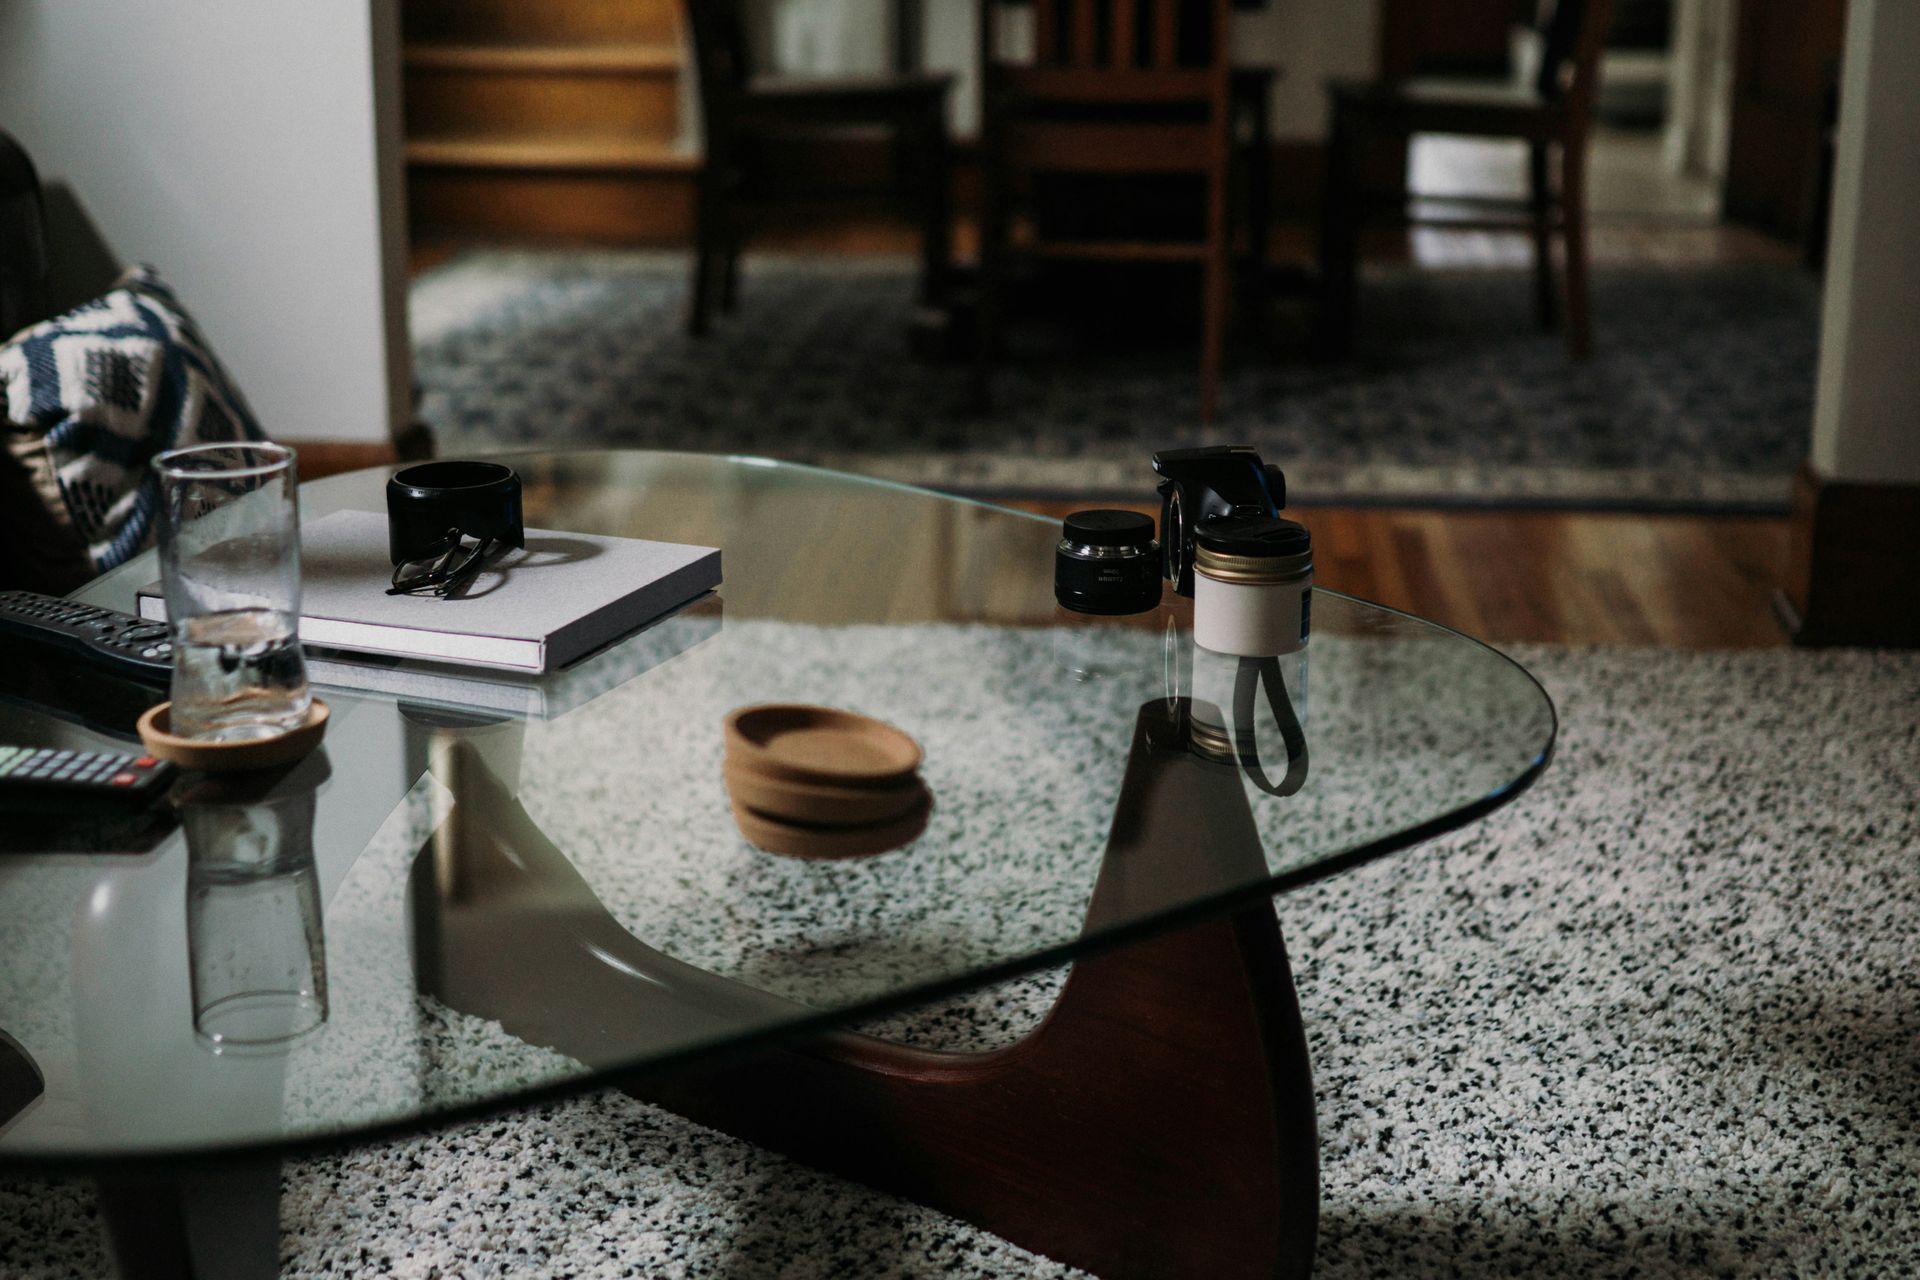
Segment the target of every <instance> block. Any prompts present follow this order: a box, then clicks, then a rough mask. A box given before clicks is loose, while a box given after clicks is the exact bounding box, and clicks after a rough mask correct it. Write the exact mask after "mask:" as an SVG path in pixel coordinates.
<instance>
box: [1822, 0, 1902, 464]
mask: <svg viewBox="0 0 1920 1280" xmlns="http://www.w3.org/2000/svg"><path fill="white" fill-rule="evenodd" d="M1916 49H1920V3H1915V0H1852V4H1851V5H1850V6H1849V10H1848V14H1847V43H1846V51H1845V53H1844V55H1843V57H1844V62H1843V66H1842V71H1841V83H1840V136H1839V141H1838V146H1837V154H1836V156H1835V166H1834V178H1833V218H1832V233H1831V237H1832V238H1831V239H1830V241H1829V242H1828V250H1827V276H1826V298H1825V304H1824V309H1823V311H1822V314H1821V329H1820V376H1819V383H1818V386H1817V388H1816V390H1815V393H1814V413H1813V459H1812V460H1813V465H1814V467H1815V468H1816V469H1817V470H1818V471H1819V473H1820V475H1821V478H1823V479H1826V480H1841V481H1857V482H1862V483H1888V484H1920V235H1916V234H1915V231H1914V217H1913V211H1914V209H1915V208H1920V147H1916V145H1915V140H1916V139H1920V58H1916V57H1915V56H1914V50H1916Z"/></svg>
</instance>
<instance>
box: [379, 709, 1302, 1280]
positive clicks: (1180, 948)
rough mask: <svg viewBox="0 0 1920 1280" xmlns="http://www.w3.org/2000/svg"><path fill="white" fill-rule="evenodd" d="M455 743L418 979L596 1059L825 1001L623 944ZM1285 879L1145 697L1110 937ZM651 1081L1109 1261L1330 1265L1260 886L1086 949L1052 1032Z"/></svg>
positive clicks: (702, 1110)
mask: <svg viewBox="0 0 1920 1280" xmlns="http://www.w3.org/2000/svg"><path fill="white" fill-rule="evenodd" d="M441 758H442V763H441V764H440V765H437V766H436V767H437V768H440V769H443V770H453V771H454V773H455V774H457V775H458V776H457V782H458V785H457V786H456V787H455V792H456V794H457V795H458V796H459V797H460V799H459V802H458V804H457V805H456V806H455V808H454V810H453V811H452V812H451V813H450V814H449V815H448V818H447V820H446V823H445V825H443V827H442V828H441V830H440V831H439V832H437V833H436V834H435V836H434V837H433V839H432V840H431V841H430V842H429V843H428V845H427V846H426V847H424V848H423V849H422V851H421V853H420V855H419V856H418V857H417V858H416V860H415V863H414V872H413V877H412V883H411V887H410V898H411V904H412V912H413V920H414V930H413V934H414V939H415V966H416V979H417V981H418V982H419V984H420V987H421V989H422V990H423V991H428V992H431V993H432V994H434V995H435V996H437V997H438V998H440V999H441V1000H443V1001H445V1002H446V1003H448V1004H450V1005H452V1006H453V1007H455V1008H458V1009H462V1010H465V1011H466V1012H468V1013H471V1014H474V1015H476V1016H480V1017H485V1018H491V1019H496V1020H498V1021H499V1022H501V1023H502V1024H503V1025H504V1026H505V1027H506V1028H507V1029H508V1030H509V1031H511V1032H513V1033H514V1034H516V1035H519V1036H521V1037H522V1038H524V1039H527V1040H530V1041H532V1042H534V1043H539V1044H546V1045H551V1046H553V1047H555V1048H558V1049H559V1050H561V1051H562V1052H564V1053H567V1054H570V1055H572V1056H574V1057H577V1058H579V1059H580V1060H582V1061H584V1062H587V1063H590V1064H611V1063H617V1062H619V1061H621V1060H622V1059H624V1058H628V1057H631V1055H632V1053H633V1047H634V1046H636V1045H641V1044H646V1043H649V1042H650V1041H651V1042H653V1043H658V1044H663V1045H664V1044H673V1043H695V1042H697V1041H699V1040H702V1039H712V1038H714V1037H715V1036H719V1035H724V1034H726V1033H727V1032H728V1030H729V1029H737V1028H739V1027H742V1026H748V1025H760V1026H767V1027H771V1026H777V1025H778V1024H779V1023H780V1022H782V1021H795V1020H798V1019H799V1018H801V1017H803V1016H806V1015H807V1014H808V1013H809V1012H810V1011H809V1010H807V1009H805V1008H804V1007H802V1006H798V1005H793V1004H790V1003H788V1002H786V1001H783V1000H781V999H779V998H778V997H775V996H771V995H768V994H766V993H764V992H760V991H757V990H754V989H753V988H751V987H747V986H745V985H743V984H740V983H737V982H733V981H730V980H728V979H725V978H722V977H719V976H717V975H714V974H711V973H707V972H705V971H702V970H699V969H696V968H694V967H692V966H690V965H686V964H684V963H682V962H680V961H678V960H675V959H673V958H672V957H670V956H666V955H664V954H662V953H660V952H659V951H656V950H654V949H653V948H650V947H648V946H647V945H646V944H645V943H643V942H641V941H640V940H639V939H637V938H635V937H633V935H631V934H629V933H627V932H626V931H625V930H624V929H622V928H621V927H620V925H619V924H618V922H617V921H615V920H614V919H613V917H612V916H611V915H609V914H608V913H607V911H606V910H605V908H604V907H603V906H601V904H600V903H599V902H598V900H597V899H595V898H594V896H593V894H592V891H591V890H590V889H589V888H588V887H587V885H586V884H585V882H584V881H582V880H581V879H580V877H579V875H578V873H577V872H575V871H574V870H573V868H572V867H571V865H570V864H569V863H568V862H567V860H566V859H565V857H564V855H562V854H561V853H560V851H559V850H558V849H556V848H554V846H553V845H552V843H551V841H549V840H548V839H547V838H546V836H545V835H544V834H543V833H542V832H541V831H540V830H539V828H538V826H537V825H536V824H535V823H534V822H533V821H532V819H531V818H530V817H529V816H528V815H527V814H526V812H525V810H524V809H522V808H521V807H520V805H519V803H518V801H517V800H515V799H514V798H513V796H512V794H511V792H510V791H509V790H508V788H507V787H505V786H504V785H502V784H500V783H498V781H497V780H496V779H495V778H494V776H493V774H492V772H491V771H490V770H489V768H488V766H487V762H486V761H485V760H484V759H483V758H482V756H481V755H480V754H479V753H478V752H477V751H476V750H474V749H472V748H458V749H455V750H452V751H449V752H446V753H444V754H443V756H442V757H441ZM449 776H450V777H452V776H453V775H452V774H450V775H449ZM1265 868H1266V861H1265V857H1264V854H1263V853H1262V851H1261V846H1260V842H1259V838H1258V834H1257V832H1256V831H1255V830H1254V826H1253V819H1252V814H1251V811H1250V810H1249V809H1248V807H1247V801H1246V797H1245V793H1244V791H1243V789H1242V784H1241V782H1240V779H1239V776H1238V774H1237V773H1236V771H1235V770H1234V768H1233V766H1232V765H1231V764H1222V763H1216V762H1212V761H1209V760H1206V759H1204V758H1202V757H1200V756H1198V755H1196V754H1194V752H1193V751H1192V750H1191V749H1190V747H1189V746H1188V744H1187V740H1186V736H1185V730H1184V714H1183V713H1182V712H1181V711H1179V710H1177V709H1169V708H1168V707H1167V704H1166V703H1165V702H1163V701H1161V700H1156V701H1155V702H1153V703H1149V704H1148V705H1147V706H1146V707H1145V708H1143V709H1142V712H1141V717H1140V721H1139V724H1138V726H1137V728H1136V733H1135V743H1134V748H1133V754H1132V757H1131V758H1130V760H1129V764H1128V769H1127V774H1126V778H1125V780H1124V782H1123V783H1122V787H1121V795H1120V800H1119V804H1118V807H1117V811H1116V813H1115V817H1114V823H1113V830H1112V833H1111V835H1110V836H1109V839H1108V845H1107V851H1106V856H1105V859H1104V861H1103V863H1102V865H1101V870H1100V875H1099V879H1098V882H1097V883H1096V885H1095V887H1094V891H1093V895H1092V899H1091V902H1090V904H1089V907H1088V912H1087V920H1088V928H1089V929H1100V928H1105V927H1108V926H1111V925H1117V924H1120V923H1123V922H1127V921H1132V920H1136V919H1140V918H1143V917H1145V916H1150V915H1151V914H1152V913H1153V912H1155V911H1156V910H1158V909H1159V908H1160V907H1162V906H1163V905H1164V904H1165V903H1167V902H1169V901H1179V900H1181V897H1180V895H1182V894H1186V895H1189V896H1190V895H1191V894H1192V893H1193V892H1194V891H1195V890H1196V888H1202V887H1230V886H1232V885H1235V884H1243V885H1244V884H1257V883H1261V882H1262V881H1263V880H1264V879H1265ZM630 1091H631V1092H632V1093H634V1094H635V1096H637V1097H640V1098H643V1099H646V1100H649V1101H653V1102H658V1103H660V1104H662V1105H664V1106H667V1107H668V1108H670V1109H672V1110H674V1111H677V1112H679V1113H681V1114H683V1115H686V1116H688V1117H690V1118H692V1119H694V1120H697V1121H700V1122H702V1123H704V1124H709V1125H712V1126H713V1127H715V1128H719V1129H722V1130H725V1131H726V1132H729V1133H733V1134H737V1135H739V1136H741V1137H743V1138H746V1139H749V1140H750V1141H754V1142H757V1143H760V1144H762V1145H764V1146H767V1147H769V1148H771V1149H773V1150H776V1151H781V1152H784V1153H786V1154H788V1155H791V1156H794V1157H796V1158H798V1159H800V1160H803V1161H805V1162H806V1163H808V1164H812V1165H815V1166H818V1167H820V1168H823V1169H827V1170H830V1171H832V1172H835V1173H838V1174H842V1175H844V1176H846V1177H850V1178H854V1179H856V1180H858V1181H861V1182H864V1183H867V1184H868V1185H870V1186H873V1187H877V1188H879V1189H881V1190H884V1191H889V1192H893V1193H896V1194H899V1195H904V1196H907V1197H909V1198H911V1199H914V1200H917V1201H920V1202H921V1203H924V1204H927V1205H930V1206H932V1207H934V1208H937V1209H940V1210H943V1211H945V1212H948V1213H951V1214H954V1215H956V1216H958V1217H961V1218H964V1219H966V1220H967V1221H969V1222H973V1223H976V1224H978V1225H980V1226H982V1227H984V1228H986V1229H987V1230H989V1231H992V1232H994V1233H995V1234H998V1235H1001V1236H1003V1237H1005V1238H1007V1239H1009V1240H1011V1241H1013V1242H1015V1243H1016V1244H1019V1245H1022V1246H1024V1247H1026V1248H1029V1249H1032V1250H1034V1251H1035V1252H1038V1253H1042V1254H1045V1255H1047V1256H1048V1257H1051V1258H1055V1259H1058V1260H1060V1261H1063V1262H1068V1263H1072V1264H1074V1265H1076V1266H1080V1267H1083V1268H1085V1269H1087V1270H1089V1271H1092V1272H1094V1273H1096V1274H1098V1275H1101V1276H1106V1277H1110V1278H1117V1277H1183V1278H1184V1277H1192V1276H1203V1275H1204V1276H1210V1277H1211V1276H1220V1277H1286V1278H1288V1280H1293V1278H1295V1277H1305V1276H1306V1275H1307V1274H1308V1273H1309V1271H1310V1270H1311V1268H1312V1262H1313V1250H1314V1240H1315V1231H1316V1227H1317V1223H1318V1214H1319V1161H1318V1149H1317V1148H1318V1143H1317V1139H1316V1134H1315V1124H1314V1105H1313V1085H1312V1079H1311V1074H1310V1071H1309V1067H1308V1061H1307V1049H1306V1039H1305V1035H1304V1033H1303V1031H1302V1028H1301V1023H1300V1012H1299V1006H1298V1004H1297V1002H1296V1000H1295V997H1294V990H1293V980H1292V976H1291V974H1290V972H1289V970H1288V966H1287V957H1286V950H1285V947H1284V945H1283V943H1282V940H1281V935H1280V929H1279V926H1278V924H1277V923H1276V921H1275V918H1274V914H1273V910H1272V907H1271V906H1270V905H1269V904H1267V903H1266V902H1264V901H1261V902H1257V903H1256V904H1254V905H1252V906H1249V907H1246V908H1243V909H1241V910H1240V911H1239V912H1237V913H1235V914H1233V915H1230V916H1225V917H1221V918H1216V919H1212V920H1208V921H1205V922H1202V923H1198V924H1193V925H1189V926H1187V927H1185V928H1181V929H1177V930H1175V931H1172V932H1169V933H1166V934H1162V935H1159V936H1157V937H1151V938H1147V939H1145V940H1143V941H1138V942H1134V943H1132V944H1130V945H1127V946H1124V947H1121V948H1118V949H1115V950H1112V951H1108V952H1105V953H1102V954H1098V955H1095V956H1092V957H1089V958H1085V959H1082V960H1080V961H1079V962H1077V963H1076V964H1075V965H1074V967H1073V970H1072V972H1071V973H1070V974H1069V975H1068V978H1067V981H1066V985H1065V987H1064V988H1063V989H1062V991H1061V993H1060V996H1059V998H1058V1000H1057V1001H1056V1002H1055V1005H1054V1007H1053V1009H1052V1010H1051V1011H1050V1012H1049V1013H1048V1015H1047V1017H1046V1018H1045V1020H1044V1021H1043V1022H1042V1023H1041V1024H1040V1025H1039V1026H1038V1027H1037V1028H1035V1029H1034V1030H1033V1031H1032V1032H1031V1033H1030V1034H1028V1035H1027V1036H1026V1037H1024V1038H1023V1039H1021V1040H1020V1041H1018V1042H1017V1043H1015V1044H1012V1045H1010V1046H1008V1047H1006V1048H1003V1049H999V1050H996V1051H994V1052H989V1053H952V1052H941V1051H933V1050H926V1049H920V1048H915V1047H911V1046H907V1045H901V1044H895V1043H891V1042H888V1041H884V1040H879V1039H875V1038H873V1037H869V1036H864V1035H858V1034H853V1033H832V1034H828V1035H826V1036H823V1037H821V1038H819V1039H816V1040H812V1041H809V1042H807V1043H804V1044H801V1045H798V1046H796V1047H791V1048H785V1049H776V1050H773V1051H769V1052H764V1053H761V1054H758V1055H756V1056H753V1057H750V1058H736V1059H732V1060H730V1061H721V1062H718V1063H715V1064H712V1065H705V1066H702V1067H701V1068H700V1069H698V1070H697V1071H689V1072H682V1073H680V1074H677V1075H673V1076H666V1077H653V1078H644V1079H641V1080H639V1081H636V1082H635V1083H634V1084H633V1085H632V1086H631V1089H630Z"/></svg>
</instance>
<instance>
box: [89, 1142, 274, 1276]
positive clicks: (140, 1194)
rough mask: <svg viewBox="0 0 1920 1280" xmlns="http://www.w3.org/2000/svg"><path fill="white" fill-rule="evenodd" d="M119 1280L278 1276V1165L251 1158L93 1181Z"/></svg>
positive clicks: (270, 1158) (119, 1174)
mask: <svg viewBox="0 0 1920 1280" xmlns="http://www.w3.org/2000/svg"><path fill="white" fill-rule="evenodd" d="M95 1182H96V1184H97V1185H98V1187H99V1191H100V1213H101V1217H102V1218H103V1219H105V1222H106V1228H107V1239H108V1242H109V1243H110V1244H111V1245H112V1247H113V1258H114V1263H115V1266H116V1268H117V1269H118V1271H119V1273H120V1275H121V1277H122V1280H271V1277H274V1276H277V1275H279V1274H280V1158H279V1157H278V1156H254V1157H248V1158H244V1159H239V1160H229V1161H223V1162H220V1163H217V1164H206V1165H193V1166H185V1167H181V1168H177V1169H167V1170H160V1171H147V1170H141V1171H138V1172H117V1173H112V1174H103V1175H101V1176H99V1177H97V1178H96V1179H95Z"/></svg>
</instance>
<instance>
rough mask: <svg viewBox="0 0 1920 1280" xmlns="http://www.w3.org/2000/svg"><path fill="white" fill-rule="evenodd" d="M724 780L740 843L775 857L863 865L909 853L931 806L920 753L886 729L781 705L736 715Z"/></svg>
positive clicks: (846, 715) (729, 722)
mask: <svg viewBox="0 0 1920 1280" xmlns="http://www.w3.org/2000/svg"><path fill="white" fill-rule="evenodd" d="M725 738H726V759H725V763H724V764H723V765H722V773H723V774H724V776H725V778H726V783H727V794H728V795H729V796H730V797H732V799H733V816H734V821H736V822H737V823H738V824H739V826H740V834H741V835H743V836H745V837H746V838H747V840H748V842H749V843H751V844H755V845H758V846H759V847H760V848H762V849H765V850H766V851H767V852H769V853H781V854H786V855H788V856H790V857H795V858H857V857H862V856H865V855H867V854H873V853H885V852H886V851H887V850H889V849H898V848H899V847H900V846H902V845H905V844H911V843H912V842H913V841H914V840H916V839H917V838H919V835H920V833H921V832H922V831H925V830H926V828H927V818H928V816H929V815H930V814H931V813H932V812H933V796H932V794H931V793H930V792H928V790H927V788H926V784H925V783H923V782H922V781H921V780H920V761H921V758H922V757H921V751H920V744H919V743H917V742H915V741H914V740H913V739H912V738H910V737H908V736H907V735H906V734H904V733H902V732H901V731H900V730H898V729H896V728H894V727H893V726H892V725H890V724H887V723H885V722H883V721H880V720H875V719H873V718H872V717H870V716H863V715H860V714H858V713H856V712H852V711H842V710H839V709H837V708H834V707H815V706H806V705H801V704H795V703H775V704H767V705H762V706H754V707H741V708H740V709H739V710H737V711H734V712H731V713H729V714H728V716H727V719H726V725H725Z"/></svg>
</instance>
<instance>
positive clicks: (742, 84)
mask: <svg viewBox="0 0 1920 1280" xmlns="http://www.w3.org/2000/svg"><path fill="white" fill-rule="evenodd" d="M741 7H742V0H686V12H687V20H688V27H689V29H690V31H691V33H692V36H693V51H694V64H695V70H696V74H697V76H698V78H699V86H700V118H701V131H702V135H703V136H702V140H701V141H702V144H703V145H702V150H703V153H704V155H705V162H704V164H703V165H702V167H701V170H700V174H699V179H698V183H697V188H696V194H695V204H696V208H695V214H694V227H695V242H696V249H695V254H694V268H693V289H692V294H691V301H690V305H689V306H688V309H687V329H688V332H690V333H692V334H694V335H695V336H698V335H700V334H702V333H705V332H706V329H707V325H708V321H709V319H710V316H711V313H712V311H713V307H714V304H715V302H716V301H717V302H718V304H719V307H720V309H721V310H722V311H731V310H733V305H734V300H735V296H736V294H737V292H738V279H739V258H740V249H741V245H742V242H743V241H744V240H745V238H746V236H747V235H748V233H749V232H750V231H751V230H752V229H753V227H754V226H755V225H756V224H758V223H760V222H761V221H762V220H763V219H764V218H765V217H767V216H769V215H770V214H772V213H773V212H775V211H776V210H777V208H778V207H780V206H783V205H791V204H794V203H796V202H800V201H804V200H807V199H811V198H814V197H815V196H817V195H818V194H819V191H820V188H821V185H822V184H821V183H820V182H818V181H817V180H816V179H817V177H818V175H811V176H810V177H809V178H807V179H800V178H798V177H797V175H796V174H795V173H794V170H793V164H792V160H793V157H794V156H795V155H796V154H798V155H805V154H807V151H806V146H807V144H810V143H819V142H821V141H827V140H831V139H832V138H833V137H834V136H835V135H839V136H842V137H844V136H847V135H848V134H849V133H850V132H851V131H866V132H872V131H874V130H878V131H880V132H881V133H883V134H884V136H885V137H886V139H887V141H888V143H889V147H890V153H891V154H890V157H889V158H890V168H891V170H892V173H891V177H892V179H893V187H894V190H895V193H896V195H898V196H899V197H901V198H902V200H903V201H904V202H905V203H906V204H908V205H910V206H911V207H912V208H913V209H914V210H915V212H916V213H917V214H918V216H919V219H920V223H921V269H920V301H921V303H922V304H923V305H926V306H932V307H939V306H941V305H943V304H944V301H945V294H946V285H947V271H948V264H949V260H950V257H951V237H952V210H951V199H950V195H949V190H950V184H951V181H952V173H951V156H950V147H949V140H948V132H947V95H948V91H949V90H950V89H951V88H952V85H953V79H954V78H953V77H952V76H950V75H940V74H932V73H926V72H908V71H900V72H894V73H887V74H877V75H860V76H835V77H803V76H783V75H768V74H756V73H755V72H754V71H753V63H752V59H751V56H750V52H749V47H748V43H747V38H746V26H745V23H744V21H743V19H742V15H741ZM783 162H784V163H783Z"/></svg>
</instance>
